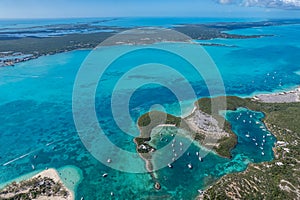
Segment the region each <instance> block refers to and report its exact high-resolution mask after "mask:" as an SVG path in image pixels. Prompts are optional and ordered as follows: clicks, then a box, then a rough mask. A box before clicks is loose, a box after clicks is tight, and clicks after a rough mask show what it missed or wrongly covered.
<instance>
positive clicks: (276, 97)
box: [195, 85, 300, 200]
mask: <svg viewBox="0 0 300 200" xmlns="http://www.w3.org/2000/svg"><path fill="white" fill-rule="evenodd" d="M241 98H247V97H241ZM250 99H251V101H254V102H261V103H271V104H273V103H274V104H275V103H277V104H278V103H279V104H281V103H283V104H284V103H299V102H300V85H298V86H296V87H294V89H289V90H286V91H284V92H278V91H277V92H273V93H268V94H266V93H265V94H263V93H262V94H257V95H252V97H250ZM262 122H263V123H264V125H265V126H266V128H267V129H268V130H269V131H270V132H271V133H272V134H273V135H274V136H275V138H276V139H277V137H278V135H277V134H278V133H279V132H278V131H277V130H276V131H275V130H272V128H271V127H270V126H271V125H270V124H269V123H267V122H266V121H265V119H263V120H262ZM285 144H286V143H285ZM278 147H280V145H279V144H278V143H275V145H274V147H273V148H272V151H273V153H274V159H273V160H272V161H271V162H262V163H250V164H249V165H248V166H247V168H246V170H244V171H242V172H239V173H238V174H243V175H246V174H247V173H249V172H251V170H252V168H254V169H260V168H261V167H267V168H270V166H272V165H278V166H280V165H282V162H275V160H276V161H281V160H282V158H281V157H280V154H279V152H278V150H277V148H278ZM269 163H271V165H269ZM230 175H231V174H228V175H225V176H223V177H221V178H220V179H219V180H218V181H217V182H215V183H214V184H213V185H211V186H209V187H207V188H206V189H205V190H203V191H201V192H199V193H200V194H199V195H198V196H197V197H196V198H195V199H197V200H202V199H204V197H206V198H207V196H205V195H209V194H208V192H209V190H211V189H213V188H214V186H215V185H218V184H221V183H222V182H224V180H226V179H227V177H228V176H230ZM235 190H236V189H235ZM256 190H257V188H256ZM237 192H238V191H237ZM229 193H230V192H229ZM229 193H228V194H229ZM232 198H235V197H234V196H232Z"/></svg>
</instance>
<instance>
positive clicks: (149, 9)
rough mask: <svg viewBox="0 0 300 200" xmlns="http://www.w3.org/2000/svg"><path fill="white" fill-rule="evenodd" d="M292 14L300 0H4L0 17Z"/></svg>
mask: <svg viewBox="0 0 300 200" xmlns="http://www.w3.org/2000/svg"><path fill="white" fill-rule="evenodd" d="M144 16H147V17H149V16H151V17H164V16H165V17H166V16H168V17H246V18H249V17H256V18H261V17H269V18H271V17H277V18H282V17H289V18H291V17H292V18H300V0H147V1H145V0H0V18H77V17H144Z"/></svg>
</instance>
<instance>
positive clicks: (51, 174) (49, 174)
mask: <svg viewBox="0 0 300 200" xmlns="http://www.w3.org/2000/svg"><path fill="white" fill-rule="evenodd" d="M45 178H49V179H51V180H53V181H54V182H55V183H60V184H61V185H62V189H63V190H65V191H67V195H66V196H63V195H55V196H45V195H40V196H37V198H34V199H36V200H47V199H51V200H74V199H75V195H74V192H73V191H71V190H70V189H68V188H67V187H66V186H65V185H64V183H63V182H62V180H61V178H60V177H59V175H58V172H57V171H56V170H55V169H53V168H50V169H46V170H44V171H42V172H40V173H38V174H36V175H34V176H33V177H31V178H29V179H27V180H25V181H26V182H28V181H31V180H34V179H38V180H40V179H41V181H40V182H39V183H38V184H44V183H45V184H47V183H46V182H44V179H45ZM20 184H22V183H21V182H20V183H16V184H14V183H12V184H10V185H9V186H7V187H5V188H4V190H5V189H6V188H9V187H15V188H19V187H20V188H21V189H17V191H18V192H17V193H16V192H9V191H7V192H3V194H1V195H0V199H1V198H4V199H6V198H14V196H15V195H16V194H18V193H19V194H21V193H28V192H30V189H31V188H33V187H35V186H36V185H34V186H33V185H32V186H31V185H30V186H27V185H26V186H20ZM28 187H29V188H28ZM52 189H53V188H51V189H49V191H48V192H49V193H50V190H52ZM8 190H9V189H8ZM13 191H15V190H13Z"/></svg>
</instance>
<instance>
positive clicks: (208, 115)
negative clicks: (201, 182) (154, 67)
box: [135, 88, 300, 199]
mask: <svg viewBox="0 0 300 200" xmlns="http://www.w3.org/2000/svg"><path fill="white" fill-rule="evenodd" d="M298 94H299V88H297V89H295V90H292V91H289V92H285V93H278V94H277V93H276V94H268V95H263V98H259V97H261V95H260V96H255V97H253V98H239V97H236V96H228V97H216V98H201V99H199V100H198V101H197V102H196V103H195V105H196V107H195V109H194V111H193V113H192V114H191V115H190V116H188V117H185V118H181V117H176V116H173V115H169V114H166V113H162V112H157V111H152V112H149V113H146V114H144V115H143V116H141V117H140V118H139V120H138V126H139V128H140V133H141V134H140V136H139V137H137V138H135V142H136V144H137V151H138V152H139V154H140V155H141V157H143V159H144V160H145V161H146V163H147V165H148V166H150V168H148V170H149V172H150V173H152V172H151V166H152V164H151V158H152V153H153V152H154V151H155V150H156V149H155V148H153V147H152V146H151V145H150V143H151V131H152V129H154V128H155V127H157V126H163V125H172V126H175V127H178V128H182V129H185V130H186V131H187V132H190V133H191V135H193V136H194V139H195V141H196V142H198V143H200V144H201V145H204V146H205V145H209V144H205V143H203V142H204V138H205V137H208V136H209V137H215V140H214V141H216V142H215V143H214V144H213V146H212V149H213V150H214V151H215V152H216V153H217V154H219V155H220V156H224V157H228V158H230V157H231V150H232V149H233V148H234V147H235V146H236V144H237V136H236V135H235V134H234V133H233V131H232V130H231V125H230V123H229V122H228V121H226V120H225V121H224V119H223V121H222V119H221V118H223V117H222V116H221V115H216V114H215V113H216V112H212V110H211V108H212V101H215V102H218V101H220V102H223V101H224V98H225V100H226V102H227V107H226V110H237V109H238V108H241V107H244V108H247V109H249V110H253V111H259V112H263V113H264V114H265V117H264V119H263V122H264V123H265V125H266V126H267V128H268V129H269V130H270V131H271V132H272V133H273V134H274V135H275V137H276V138H277V143H276V145H275V147H274V149H273V150H274V154H275V159H274V160H273V161H271V162H268V163H259V164H250V165H249V167H248V168H247V170H246V171H245V172H242V173H235V174H229V175H226V176H224V177H223V178H221V179H220V180H219V181H218V182H217V183H215V184H213V185H212V186H211V187H209V188H208V189H207V190H205V191H204V192H203V194H201V195H200V196H199V199H245V198H246V199H247V198H250V199H268V198H273V199H274V197H278V199H299V197H300V184H299V181H298V179H297V178H295V177H299V175H300V173H299V168H300V153H299V152H300V147H299V143H300V135H299V133H300V124H299V121H300V116H299V113H300V102H298V98H295V96H294V95H298ZM297 97H298V96H297ZM214 105H218V104H214ZM220 105H221V104H220ZM216 110H217V111H218V110H219V111H221V110H224V108H223V106H220V108H217V109H216ZM153 119H154V120H153ZM220 122H223V123H224V126H220V124H219V123H220ZM181 124H182V125H181ZM156 181H157V180H156Z"/></svg>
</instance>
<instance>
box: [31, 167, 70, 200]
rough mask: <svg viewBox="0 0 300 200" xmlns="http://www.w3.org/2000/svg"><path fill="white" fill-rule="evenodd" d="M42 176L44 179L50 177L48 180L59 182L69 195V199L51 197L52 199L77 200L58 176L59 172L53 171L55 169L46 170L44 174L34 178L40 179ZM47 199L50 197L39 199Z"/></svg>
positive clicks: (41, 173)
mask: <svg viewBox="0 0 300 200" xmlns="http://www.w3.org/2000/svg"><path fill="white" fill-rule="evenodd" d="M39 176H41V177H42V178H43V177H48V178H51V179H53V180H54V181H55V182H59V183H61V184H62V185H63V187H64V189H65V190H66V191H67V192H68V193H69V195H68V197H67V198H64V197H51V199H53V200H65V199H66V200H74V199H75V196H74V193H73V191H71V190H69V189H68V188H67V187H66V186H65V185H64V184H63V182H62V181H61V179H60V177H59V175H58V172H57V171H56V170H55V169H53V168H50V169H46V170H44V171H42V172H40V173H39V174H37V175H35V176H34V177H33V178H35V177H39ZM45 199H49V197H39V198H38V200H45Z"/></svg>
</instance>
